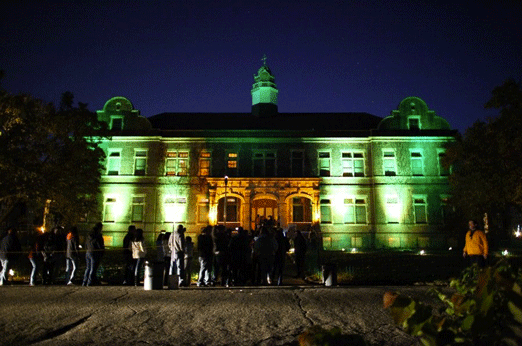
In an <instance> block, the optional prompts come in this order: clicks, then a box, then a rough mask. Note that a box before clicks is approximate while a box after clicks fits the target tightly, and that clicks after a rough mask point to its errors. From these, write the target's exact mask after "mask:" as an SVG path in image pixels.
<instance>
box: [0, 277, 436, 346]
mask: <svg viewBox="0 0 522 346" xmlns="http://www.w3.org/2000/svg"><path fill="white" fill-rule="evenodd" d="M388 290H394V291H400V292H401V293H405V294H409V295H410V296H415V297H417V298H421V299H425V298H426V297H428V294H427V291H428V287H424V286H419V287H323V286H291V287H290V286H289V287H283V288H275V287H266V288H230V289H228V288H195V287H194V288H192V287H191V288H182V289H179V290H161V291H144V290H143V287H124V286H97V287H96V286H95V287H79V286H73V287H71V286H36V287H29V286H26V285H14V286H7V287H6V286H3V287H0V297H1V298H0V299H1V300H0V333H1V335H2V337H1V338H0V344H1V345H33V344H34V345H87V344H92V345H121V344H127V345H288V344H291V343H292V342H294V341H295V340H296V338H297V336H298V335H299V334H300V333H302V332H303V331H304V330H305V329H306V328H308V327H310V326H312V325H321V326H323V327H326V328H331V327H340V328H341V329H342V331H343V332H344V333H347V334H359V335H362V336H363V337H364V339H365V340H366V342H367V343H368V344H370V345H417V343H416V341H415V339H413V338H412V337H410V336H408V335H406V334H405V333H403V332H402V331H401V330H400V329H399V328H397V327H396V326H395V325H393V322H392V320H391V318H390V316H389V313H388V311H386V310H384V309H383V308H382V295H383V293H384V292H386V291H388Z"/></svg>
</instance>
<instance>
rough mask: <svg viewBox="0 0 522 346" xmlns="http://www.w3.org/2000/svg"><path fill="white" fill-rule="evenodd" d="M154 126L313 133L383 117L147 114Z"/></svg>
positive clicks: (368, 126) (353, 128)
mask: <svg viewBox="0 0 522 346" xmlns="http://www.w3.org/2000/svg"><path fill="white" fill-rule="evenodd" d="M148 119H149V121H150V122H151V124H152V127H153V128H154V129H157V130H160V131H162V132H163V131H165V130H167V131H168V130H173V131H176V132H177V131H181V132H187V131H189V132H192V131H196V132H199V131H205V132H207V131H210V132H214V131H238V130H239V131H242V130H245V131H255V130H263V131H267V130H268V131H276V132H280V131H285V132H292V131H299V132H301V133H303V132H312V133H314V135H318V134H320V133H325V134H326V133H328V134H329V135H334V136H335V134H334V133H337V132H343V133H344V132H345V131H346V132H358V131H362V132H369V131H370V130H372V129H377V126H378V124H379V122H380V121H381V120H382V118H380V117H377V116H375V115H371V114H368V113H278V114H275V115H273V116H267V117H256V116H254V115H252V114H251V113H162V114H158V115H155V116H152V117H150V118H148Z"/></svg>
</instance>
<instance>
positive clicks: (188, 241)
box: [184, 237, 194, 286]
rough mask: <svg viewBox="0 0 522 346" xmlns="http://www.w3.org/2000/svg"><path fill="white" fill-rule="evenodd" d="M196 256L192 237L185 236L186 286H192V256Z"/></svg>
mask: <svg viewBox="0 0 522 346" xmlns="http://www.w3.org/2000/svg"><path fill="white" fill-rule="evenodd" d="M193 256H194V243H193V242H192V238H191V237H185V259H184V264H185V286H190V282H191V281H192V257H193Z"/></svg>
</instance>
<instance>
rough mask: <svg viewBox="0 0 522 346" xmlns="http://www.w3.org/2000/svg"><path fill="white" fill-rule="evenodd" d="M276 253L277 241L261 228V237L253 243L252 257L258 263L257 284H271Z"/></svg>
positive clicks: (265, 229)
mask: <svg viewBox="0 0 522 346" xmlns="http://www.w3.org/2000/svg"><path fill="white" fill-rule="evenodd" d="M276 252H277V241H276V240H275V239H274V237H272V236H271V235H270V232H269V231H268V228H267V227H262V228H261V236H259V238H258V239H257V240H256V242H255V243H254V255H255V257H256V258H257V260H258V263H259V276H258V279H259V282H258V283H259V284H261V285H264V286H266V285H268V284H269V283H270V282H271V279H270V275H271V274H272V266H273V264H274V257H275V254H276Z"/></svg>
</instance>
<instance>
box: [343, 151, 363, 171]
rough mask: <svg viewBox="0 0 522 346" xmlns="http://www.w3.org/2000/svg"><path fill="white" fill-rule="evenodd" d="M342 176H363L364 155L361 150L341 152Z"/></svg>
mask: <svg viewBox="0 0 522 346" xmlns="http://www.w3.org/2000/svg"><path fill="white" fill-rule="evenodd" d="M341 157H342V163H341V164H342V167H343V177H364V155H363V153H361V152H343V153H342V154H341Z"/></svg>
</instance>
